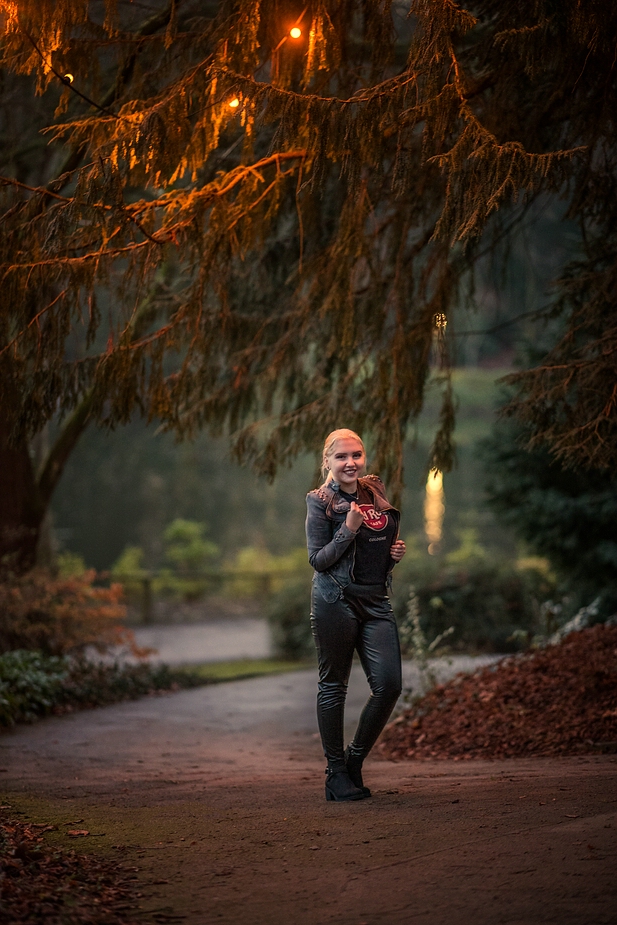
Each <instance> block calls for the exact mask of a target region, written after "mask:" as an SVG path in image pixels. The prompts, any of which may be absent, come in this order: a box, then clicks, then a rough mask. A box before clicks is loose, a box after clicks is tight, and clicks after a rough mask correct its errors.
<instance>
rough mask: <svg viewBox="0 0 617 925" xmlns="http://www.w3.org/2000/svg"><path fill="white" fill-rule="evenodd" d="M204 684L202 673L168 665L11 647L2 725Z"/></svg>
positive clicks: (0, 665) (0, 695)
mask: <svg viewBox="0 0 617 925" xmlns="http://www.w3.org/2000/svg"><path fill="white" fill-rule="evenodd" d="M203 683H204V681H203V679H202V678H200V677H199V675H198V674H197V673H195V672H193V673H191V672H190V671H188V670H186V669H183V670H178V671H174V670H173V669H171V668H169V667H168V666H167V665H154V666H153V665H149V664H147V663H144V662H141V663H139V664H136V665H128V664H117V663H114V664H111V665H109V664H104V663H103V662H92V661H88V660H87V659H84V658H74V657H72V656H68V655H64V656H54V655H51V656H50V655H43V654H42V653H41V652H28V651H25V650H17V651H15V652H6V653H5V654H4V655H0V726H12V725H14V724H15V723H18V722H31V721H32V720H34V719H36V718H37V717H38V716H46V715H48V714H49V713H63V712H66V711H68V710H72V709H74V708H75V707H78V708H82V707H98V706H104V705H105V704H110V703H117V702H118V701H120V700H133V699H135V698H136V697H142V696H144V695H145V694H151V693H153V692H155V691H160V690H177V689H178V688H181V687H182V688H190V687H196V686H198V685H201V684H203Z"/></svg>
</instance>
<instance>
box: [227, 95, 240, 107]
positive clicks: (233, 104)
mask: <svg viewBox="0 0 617 925" xmlns="http://www.w3.org/2000/svg"><path fill="white" fill-rule="evenodd" d="M239 105H240V100H239V99H238V97H237V96H234V98H233V100H230V101H229V108H230V109H237V108H238V106H239Z"/></svg>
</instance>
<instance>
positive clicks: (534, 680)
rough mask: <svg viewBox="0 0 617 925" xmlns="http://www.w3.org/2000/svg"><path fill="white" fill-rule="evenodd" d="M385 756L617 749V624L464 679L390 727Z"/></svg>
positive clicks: (384, 744)
mask: <svg viewBox="0 0 617 925" xmlns="http://www.w3.org/2000/svg"><path fill="white" fill-rule="evenodd" d="M378 748H379V751H380V752H381V754H382V755H383V756H384V757H386V758H392V759H405V758H412V759H413V758H454V759H455V760H458V759H463V758H512V757H519V756H527V755H580V754H582V753H585V752H598V751H600V752H601V751H617V627H615V626H594V627H591V628H589V629H585V630H581V631H580V632H574V633H571V634H570V635H569V636H566V638H565V639H564V640H563V641H562V642H560V643H559V644H558V645H554V646H548V647H547V648H545V649H541V650H539V651H536V652H534V653H532V654H527V655H519V656H515V657H512V658H508V659H504V660H503V661H501V662H499V663H498V664H497V665H494V666H491V667H489V668H483V669H481V670H479V671H477V672H475V673H474V674H472V675H457V676H456V677H455V678H453V679H452V680H451V681H449V682H448V683H447V684H444V685H440V686H439V687H436V688H435V689H434V690H432V691H431V692H430V693H429V694H427V695H426V696H425V697H423V698H422V699H421V700H420V701H418V703H416V704H415V705H414V706H413V707H412V708H411V709H409V710H406V711H405V712H404V713H403V714H402V715H401V716H399V717H397V719H395V720H394V722H392V723H390V725H389V726H388V727H387V728H386V729H385V730H384V733H383V735H382V739H381V742H380V745H379V747H378Z"/></svg>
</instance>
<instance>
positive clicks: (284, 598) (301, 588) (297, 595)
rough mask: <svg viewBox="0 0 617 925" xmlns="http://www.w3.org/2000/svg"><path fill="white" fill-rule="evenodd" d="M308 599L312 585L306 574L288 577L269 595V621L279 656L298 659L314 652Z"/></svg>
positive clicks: (275, 651) (275, 649)
mask: <svg viewBox="0 0 617 925" xmlns="http://www.w3.org/2000/svg"><path fill="white" fill-rule="evenodd" d="M310 599H311V585H310V580H307V578H306V576H298V577H296V578H292V579H289V580H288V581H286V582H285V583H284V584H283V585H282V586H281V587H280V589H279V590H278V591H277V592H275V593H274V594H273V595H272V597H271V598H270V601H269V603H268V609H267V614H268V622H269V623H270V630H271V633H272V643H273V647H274V653H275V654H276V655H277V656H278V657H280V658H285V659H291V660H294V659H298V660H299V659H303V658H307V657H309V656H310V655H311V654H312V653H313V652H314V650H315V647H314V643H313V634H312V632H311V623H310Z"/></svg>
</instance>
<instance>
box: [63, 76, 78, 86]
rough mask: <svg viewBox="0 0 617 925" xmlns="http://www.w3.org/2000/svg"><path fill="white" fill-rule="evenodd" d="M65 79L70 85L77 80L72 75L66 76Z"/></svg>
mask: <svg viewBox="0 0 617 925" xmlns="http://www.w3.org/2000/svg"><path fill="white" fill-rule="evenodd" d="M64 79H65V80H66V82H67V83H68V84H72V83H73V81H74V80H75V78H74V77H73V75H72V74H65V75H64Z"/></svg>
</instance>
